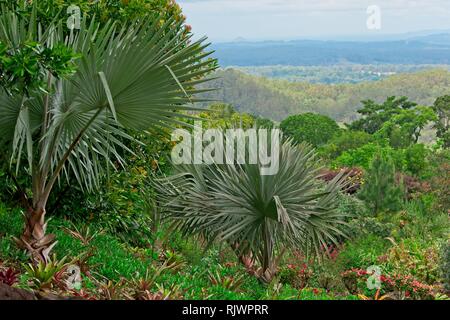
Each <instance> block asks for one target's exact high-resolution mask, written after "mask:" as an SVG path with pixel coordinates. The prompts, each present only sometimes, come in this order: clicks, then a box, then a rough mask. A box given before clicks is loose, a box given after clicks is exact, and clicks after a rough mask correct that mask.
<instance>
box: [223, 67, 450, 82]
mask: <svg viewBox="0 0 450 320" xmlns="http://www.w3.org/2000/svg"><path fill="white" fill-rule="evenodd" d="M228 68H233V69H236V70H239V71H243V72H245V73H248V74H251V75H254V76H258V77H265V78H270V79H279V80H288V81H296V82H309V83H323V84H339V83H359V82H364V81H377V80H383V79H386V78H388V77H390V76H392V75H395V74H399V73H412V72H418V71H424V70H427V69H428V70H429V69H437V68H440V69H444V70H450V66H448V65H441V66H440V65H403V64H369V65H362V64H345V63H344V64H338V65H335V66H285V65H276V66H259V67H255V66H246V67H228ZM228 68H227V69H228Z"/></svg>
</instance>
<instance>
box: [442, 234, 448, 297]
mask: <svg viewBox="0 0 450 320" xmlns="http://www.w3.org/2000/svg"><path fill="white" fill-rule="evenodd" d="M440 265H441V269H442V279H443V282H444V287H445V290H447V291H449V292H450V241H448V242H447V243H445V244H444V245H443V246H442V252H441V263H440Z"/></svg>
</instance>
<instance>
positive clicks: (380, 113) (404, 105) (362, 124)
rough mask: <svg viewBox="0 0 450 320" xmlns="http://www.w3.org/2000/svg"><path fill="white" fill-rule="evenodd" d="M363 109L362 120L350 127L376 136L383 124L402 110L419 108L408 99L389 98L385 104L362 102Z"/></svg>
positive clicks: (370, 101) (361, 112)
mask: <svg viewBox="0 0 450 320" xmlns="http://www.w3.org/2000/svg"><path fill="white" fill-rule="evenodd" d="M362 103H363V107H362V108H361V109H359V110H358V113H359V114H360V115H361V116H362V118H361V119H359V120H357V121H354V122H353V123H351V124H350V125H349V127H350V129H352V130H359V131H365V132H367V133H370V134H374V133H375V132H377V131H378V130H380V129H381V128H382V127H383V124H384V123H385V122H387V121H389V120H390V119H391V117H393V116H395V115H397V114H399V113H400V112H401V111H402V110H408V109H411V108H414V107H416V106H417V104H416V103H414V102H411V101H409V100H408V98H407V97H401V98H397V97H395V96H393V97H388V98H387V99H386V101H385V102H383V103H381V104H378V103H376V102H375V101H373V100H365V101H362Z"/></svg>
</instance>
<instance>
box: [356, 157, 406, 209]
mask: <svg viewBox="0 0 450 320" xmlns="http://www.w3.org/2000/svg"><path fill="white" fill-rule="evenodd" d="M395 174H396V172H395V165H394V162H393V160H392V159H391V158H390V156H389V155H386V154H382V153H379V154H376V155H375V157H374V159H373V161H372V163H371V165H370V168H369V169H368V170H367V175H366V177H365V182H364V184H363V187H362V189H361V192H360V193H359V194H358V195H359V197H360V198H361V199H363V200H364V201H365V202H366V203H367V204H368V206H369V207H370V208H371V209H372V210H373V212H374V213H378V212H380V211H397V210H399V209H400V208H401V206H402V203H403V198H404V191H403V188H402V187H400V186H398V185H397V183H396V181H395Z"/></svg>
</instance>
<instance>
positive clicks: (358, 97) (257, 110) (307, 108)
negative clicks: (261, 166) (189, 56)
mask: <svg viewBox="0 0 450 320" xmlns="http://www.w3.org/2000/svg"><path fill="white" fill-rule="evenodd" d="M214 76H215V77H218V78H217V79H215V80H213V81H212V83H211V84H210V86H211V87H213V88H217V90H216V91H212V92H208V93H206V94H203V95H202V97H205V98H208V99H213V100H217V101H223V102H225V103H230V104H232V105H233V106H235V107H236V109H237V110H238V111H242V112H247V113H250V114H254V115H257V116H262V117H264V118H270V119H272V120H275V121H281V120H283V119H284V118H286V117H287V116H289V115H294V114H298V113H302V112H316V113H320V114H323V115H327V116H329V117H331V118H333V119H335V120H336V121H338V122H351V121H353V120H356V119H357V118H358V114H357V112H356V111H357V110H358V109H359V108H361V107H362V104H361V101H362V100H367V99H372V100H374V101H377V102H382V101H384V100H385V99H386V97H389V96H407V97H408V98H410V99H411V100H412V101H415V102H416V103H418V104H421V105H431V104H432V103H433V102H434V101H435V100H436V98H437V97H440V96H443V95H445V94H448V93H450V89H449V88H450V72H448V71H446V70H441V69H435V70H427V71H421V72H417V73H411V74H398V75H394V76H391V77H389V78H387V79H384V80H381V81H374V82H362V83H358V84H337V85H326V84H311V83H307V82H289V81H285V80H272V79H267V78H263V77H256V76H251V75H248V74H245V73H243V72H240V71H237V70H234V69H226V70H220V71H217V73H216V74H215V75H214Z"/></svg>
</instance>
